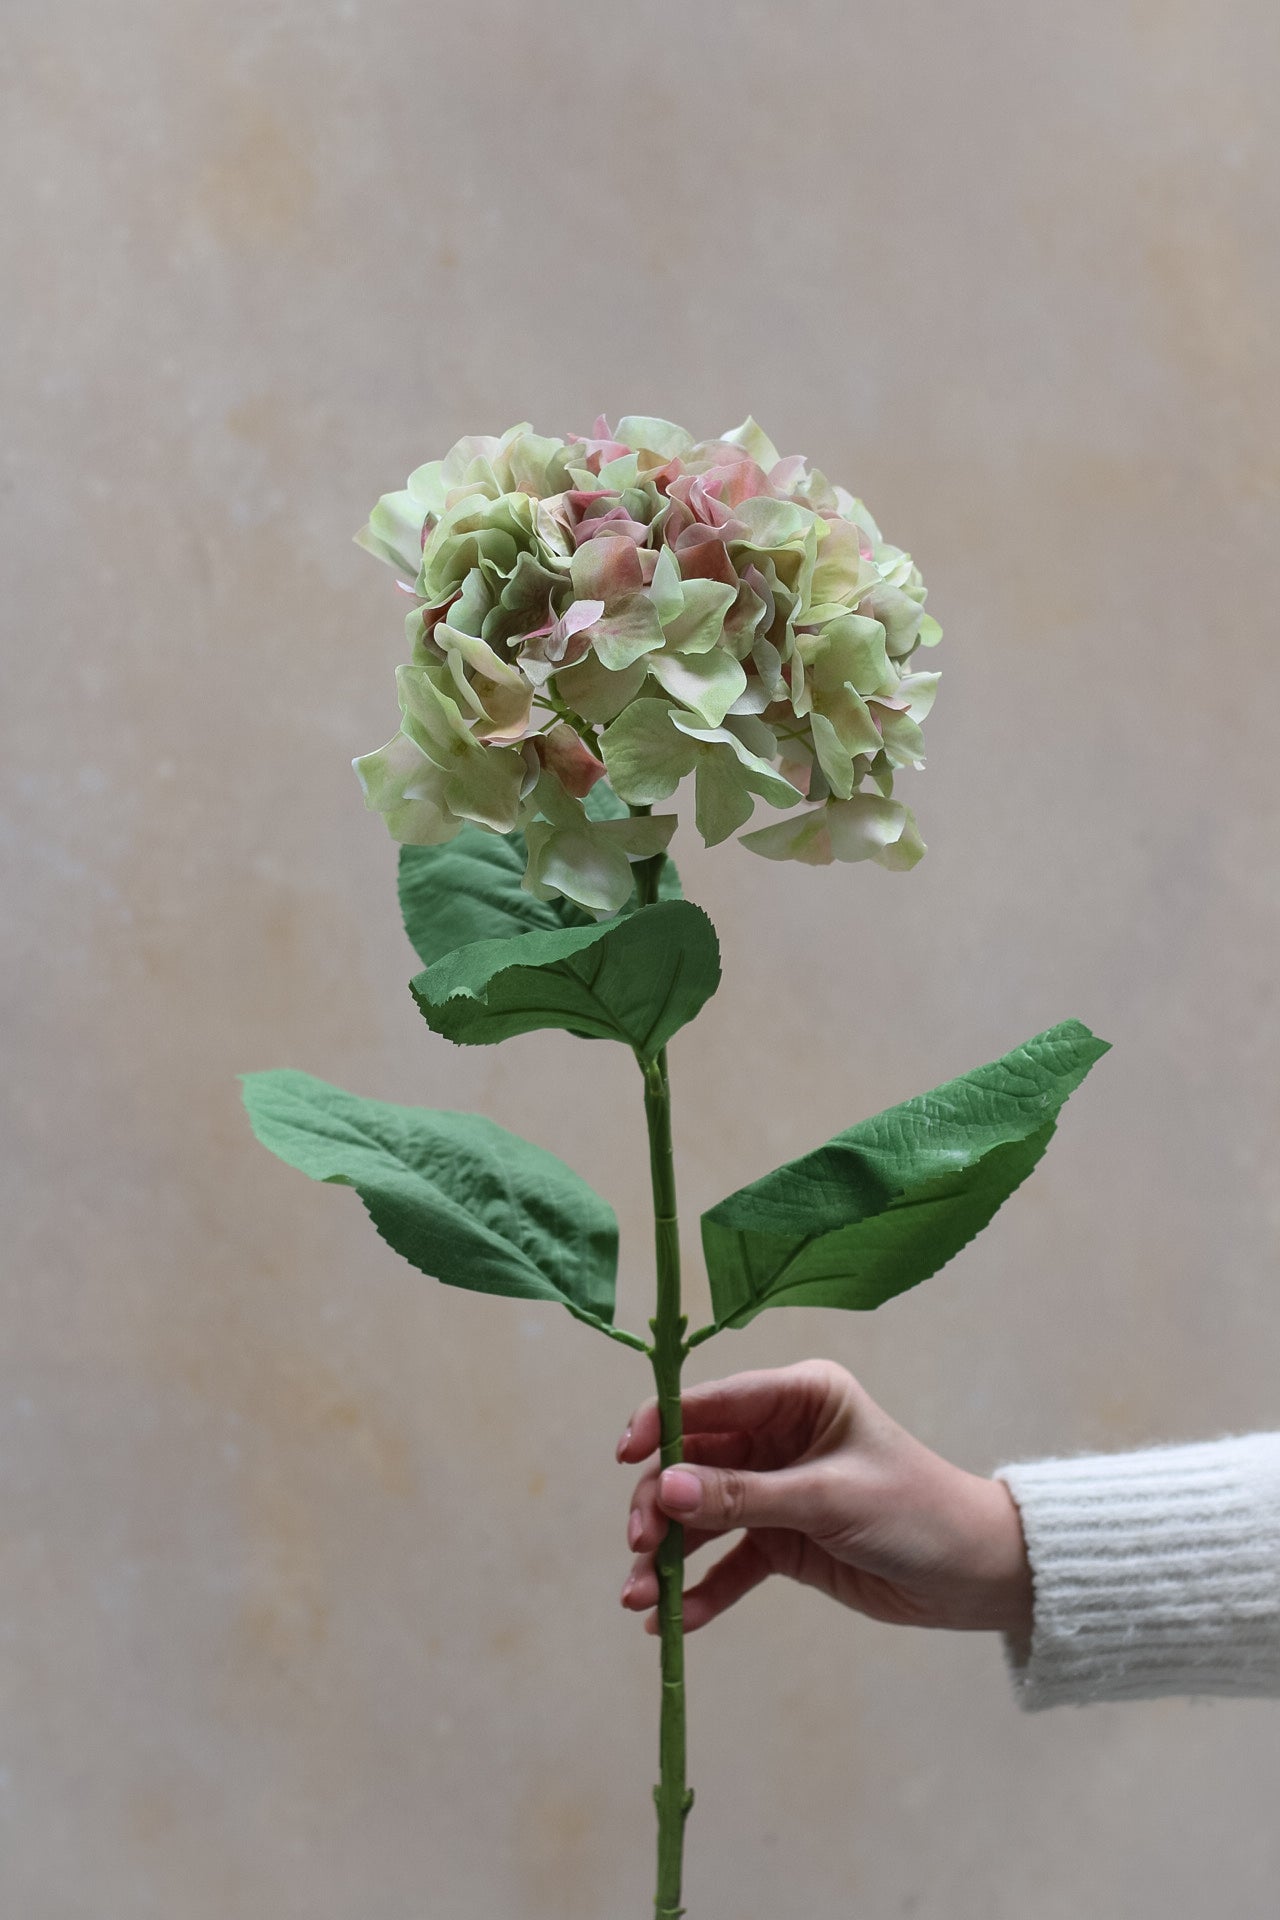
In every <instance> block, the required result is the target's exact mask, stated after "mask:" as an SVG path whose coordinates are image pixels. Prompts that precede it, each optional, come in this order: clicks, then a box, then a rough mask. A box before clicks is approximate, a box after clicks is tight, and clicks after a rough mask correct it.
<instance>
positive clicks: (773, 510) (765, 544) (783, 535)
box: [733, 493, 822, 556]
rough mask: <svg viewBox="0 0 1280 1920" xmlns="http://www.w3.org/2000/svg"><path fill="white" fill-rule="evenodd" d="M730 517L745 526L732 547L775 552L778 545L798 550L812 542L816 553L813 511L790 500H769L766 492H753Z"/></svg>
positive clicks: (815, 523) (816, 523)
mask: <svg viewBox="0 0 1280 1920" xmlns="http://www.w3.org/2000/svg"><path fill="white" fill-rule="evenodd" d="M734 518H735V519H736V520H740V521H741V522H742V524H743V526H744V527H745V528H746V537H745V538H744V539H741V540H735V541H734V543H733V544H734V546H735V547H736V546H747V547H752V548H758V549H759V550H760V551H761V552H764V553H774V554H776V553H777V552H778V551H779V550H780V549H782V548H792V549H795V550H797V551H798V550H799V549H800V548H802V547H803V546H805V545H806V543H808V542H812V543H813V547H814V552H815V556H816V552H817V542H818V533H817V528H818V526H819V525H820V524H822V523H820V522H819V520H818V516H817V514H815V513H813V512H812V511H811V510H810V509H809V508H808V507H802V506H800V505H799V504H798V502H796V501H794V500H771V499H770V498H769V496H768V495H767V494H763V493H761V494H754V495H753V496H752V497H751V498H750V499H749V500H742V501H739V503H738V505H737V507H736V508H735V509H734Z"/></svg>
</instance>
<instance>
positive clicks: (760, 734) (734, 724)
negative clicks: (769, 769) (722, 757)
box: [724, 714, 778, 766]
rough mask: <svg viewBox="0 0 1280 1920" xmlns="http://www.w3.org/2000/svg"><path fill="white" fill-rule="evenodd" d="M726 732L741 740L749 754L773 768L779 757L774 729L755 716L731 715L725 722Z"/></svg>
mask: <svg viewBox="0 0 1280 1920" xmlns="http://www.w3.org/2000/svg"><path fill="white" fill-rule="evenodd" d="M724 725H725V732H726V733H731V734H733V735H734V736H735V738H736V739H738V740H740V741H741V742H742V744H743V746H744V747H745V748H746V749H747V751H748V753H753V754H755V755H756V757H757V758H758V759H760V760H763V761H764V763H765V765H766V766H771V765H772V763H773V762H774V761H775V760H776V759H777V757H778V736H777V734H776V733H775V732H774V730H773V728H772V727H770V726H766V724H765V722H764V721H763V720H758V719H757V718H756V717H755V716H754V715H753V714H730V716H729V718H728V719H727V720H726V721H725V723H724Z"/></svg>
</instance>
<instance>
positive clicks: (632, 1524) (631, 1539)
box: [627, 1513, 644, 1553]
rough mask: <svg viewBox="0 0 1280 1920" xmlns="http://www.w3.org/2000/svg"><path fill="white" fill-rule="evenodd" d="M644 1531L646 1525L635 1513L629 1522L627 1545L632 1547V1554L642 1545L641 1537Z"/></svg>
mask: <svg viewBox="0 0 1280 1920" xmlns="http://www.w3.org/2000/svg"><path fill="white" fill-rule="evenodd" d="M643 1531H644V1523H643V1521H642V1520H641V1518H640V1515H639V1514H638V1513H633V1514H632V1516H631V1518H630V1519H629V1520H628V1522H627V1545H628V1546H629V1547H630V1549H631V1551H632V1553H634V1552H635V1550H636V1548H637V1547H638V1546H639V1545H640V1535H641V1534H642V1533H643Z"/></svg>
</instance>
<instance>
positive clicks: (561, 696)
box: [555, 653, 648, 726]
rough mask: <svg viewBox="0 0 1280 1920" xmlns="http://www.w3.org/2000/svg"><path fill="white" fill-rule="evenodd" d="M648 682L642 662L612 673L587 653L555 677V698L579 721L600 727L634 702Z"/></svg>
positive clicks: (646, 670) (645, 668)
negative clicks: (646, 681) (576, 716)
mask: <svg viewBox="0 0 1280 1920" xmlns="http://www.w3.org/2000/svg"><path fill="white" fill-rule="evenodd" d="M647 678H648V668H647V666H646V665H645V662H644V661H643V660H637V661H635V662H634V663H633V664H632V665H631V666H629V667H624V668H622V670H621V671H620V672H618V673H615V672H613V671H612V670H611V669H610V668H609V667H606V666H605V665H604V663H603V662H602V661H601V660H600V659H599V658H598V656H597V655H596V654H594V653H588V654H587V655H585V657H584V658H583V659H581V660H580V661H578V663H577V664H576V666H572V667H563V668H561V670H560V672H559V673H558V674H557V675H556V677H555V694H556V698H557V699H558V700H562V701H563V702H564V704H565V706H567V707H568V708H569V710H570V712H571V713H576V714H577V715H578V717H579V719H581V720H586V721H588V722H589V723H590V724H591V725H592V726H597V725H600V726H603V725H605V724H606V723H607V722H608V721H610V720H613V719H614V718H616V716H617V715H618V714H620V713H621V712H622V709H623V708H624V707H625V706H628V705H629V704H630V703H631V701H632V700H634V699H635V697H636V695H637V694H638V693H639V691H640V689H641V688H642V687H643V685H644V683H645V680H646V679H647Z"/></svg>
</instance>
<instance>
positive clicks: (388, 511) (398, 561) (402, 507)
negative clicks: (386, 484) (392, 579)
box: [356, 492, 427, 580]
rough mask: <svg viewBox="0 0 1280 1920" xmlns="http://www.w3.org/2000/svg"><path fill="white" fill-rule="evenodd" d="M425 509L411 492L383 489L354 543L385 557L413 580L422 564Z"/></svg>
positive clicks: (375, 555) (376, 557)
mask: <svg viewBox="0 0 1280 1920" xmlns="http://www.w3.org/2000/svg"><path fill="white" fill-rule="evenodd" d="M426 517H427V515H426V509H425V508H424V507H423V506H421V505H420V504H419V502H418V501H417V500H415V499H414V497H413V495H412V494H411V493H404V492H402V493H384V494H383V496H382V498H381V500H379V502H378V504H377V506H376V507H375V508H374V509H373V512H372V513H371V514H370V515H369V522H368V525H367V526H363V527H361V529H360V531H359V533H358V534H357V535H356V545H357V546H358V547H363V548H364V550H365V552H366V553H371V554H373V555H374V557H375V559H378V560H385V561H386V563H387V565H388V566H390V567H394V568H395V570H396V572H397V573H399V574H400V575H402V576H403V578H404V579H406V580H416V579H417V577H418V569H419V568H420V567H421V565H422V526H423V522H424V521H425V519H426Z"/></svg>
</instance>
